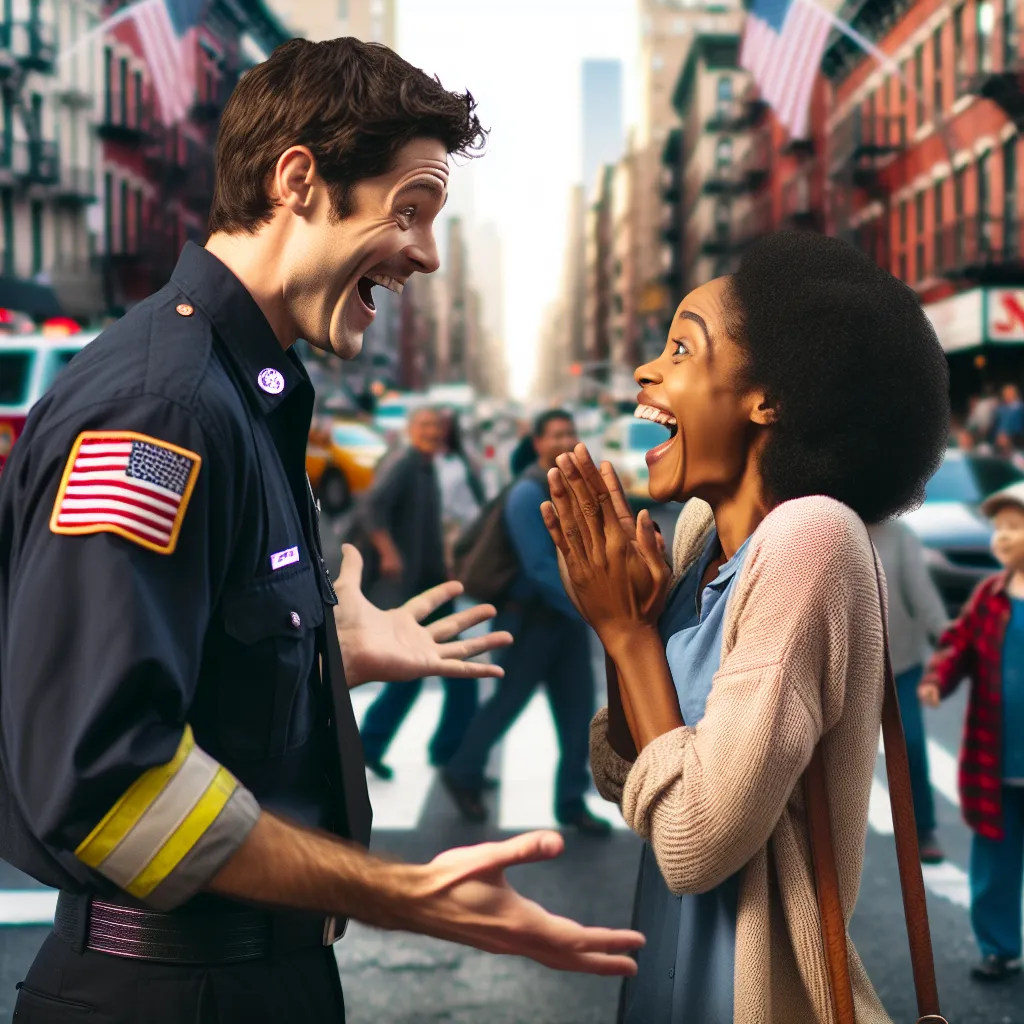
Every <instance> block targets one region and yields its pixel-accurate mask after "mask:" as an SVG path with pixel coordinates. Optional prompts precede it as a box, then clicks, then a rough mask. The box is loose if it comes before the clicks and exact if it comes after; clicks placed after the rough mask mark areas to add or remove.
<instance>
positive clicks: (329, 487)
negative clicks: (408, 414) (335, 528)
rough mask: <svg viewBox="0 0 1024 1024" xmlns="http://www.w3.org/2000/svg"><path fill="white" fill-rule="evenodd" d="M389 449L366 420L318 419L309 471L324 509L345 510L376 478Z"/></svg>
mask: <svg viewBox="0 0 1024 1024" xmlns="http://www.w3.org/2000/svg"><path fill="white" fill-rule="evenodd" d="M387 449H388V446H387V442H386V441H385V439H384V436H383V435H382V434H381V433H380V432H379V431H377V430H374V428H373V427H371V426H369V425H367V424H366V423H360V422H358V421H357V420H345V419H334V418H332V417H323V418H321V419H319V420H315V421H314V423H313V427H312V429H311V430H310V432H309V445H308V447H307V448H306V472H307V473H308V474H309V482H310V484H311V486H312V488H313V493H314V494H315V495H316V497H317V499H318V500H319V501H320V504H321V507H322V508H323V510H324V512H326V513H327V514H328V515H337V514H338V513H340V512H344V511H345V509H347V508H348V507H349V505H350V504H351V502H352V496H353V495H354V494H359V493H360V492H361V491H365V490H366V488H367V487H369V486H370V484H371V483H372V482H373V474H374V471H375V470H376V468H377V463H378V462H380V460H381V458H383V456H384V453H385V452H386V451H387Z"/></svg>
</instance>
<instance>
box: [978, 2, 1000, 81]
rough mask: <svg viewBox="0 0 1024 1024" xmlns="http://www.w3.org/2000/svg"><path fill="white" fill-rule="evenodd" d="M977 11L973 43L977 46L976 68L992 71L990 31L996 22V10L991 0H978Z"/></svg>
mask: <svg viewBox="0 0 1024 1024" xmlns="http://www.w3.org/2000/svg"><path fill="white" fill-rule="evenodd" d="M977 12H978V18H977V22H976V25H977V38H976V42H975V45H976V46H977V48H978V70H979V71H992V70H993V60H992V57H993V52H992V51H993V46H992V31H993V29H994V28H995V23H996V12H995V8H994V7H993V5H992V0H978V5H977Z"/></svg>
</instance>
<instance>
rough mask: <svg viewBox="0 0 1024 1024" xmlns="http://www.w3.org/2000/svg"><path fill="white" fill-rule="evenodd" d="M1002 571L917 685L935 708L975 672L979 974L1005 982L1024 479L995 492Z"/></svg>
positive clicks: (970, 802)
mask: <svg viewBox="0 0 1024 1024" xmlns="http://www.w3.org/2000/svg"><path fill="white" fill-rule="evenodd" d="M982 511H983V512H984V513H985V515H987V516H989V517H990V518H991V519H992V520H993V523H994V525H995V533H994V535H993V538H992V552H993V554H994V555H995V556H996V558H997V559H998V560H999V562H1000V563H1001V564H1002V565H1003V570H1002V571H1001V572H999V573H996V574H995V575H993V576H990V577H988V579H985V580H983V581H982V582H981V583H980V584H979V585H978V587H977V589H976V590H975V591H974V593H973V594H972V595H971V597H970V599H969V600H968V602H967V604H966V605H965V606H964V610H963V611H962V612H961V614H960V617H959V618H958V619H957V620H956V621H955V622H954V623H953V624H952V625H951V626H950V627H949V628H948V629H947V630H946V632H945V633H943V635H942V637H941V638H940V639H939V645H938V650H937V651H936V653H935V655H934V656H933V658H932V660H931V662H930V664H929V665H928V669H927V671H926V673H925V676H924V679H923V681H922V682H921V686H920V688H919V690H918V695H919V696H920V699H921V701H922V703H924V704H928V705H930V706H932V707H934V706H935V705H937V704H938V703H939V701H940V700H941V699H943V698H944V697H948V696H949V695H950V694H951V693H952V692H953V691H954V690H955V689H956V688H957V686H958V685H959V683H960V681H961V680H962V679H963V678H964V677H967V678H968V679H969V680H970V683H971V692H970V695H969V697H968V701H967V722H966V725H965V728H964V738H963V743H962V745H961V748H960V779H959V785H960V804H961V807H962V809H963V815H964V820H965V821H966V822H967V824H968V825H969V826H970V827H971V829H972V830H973V831H974V836H973V838H972V843H971V870H970V877H971V924H972V925H973V927H974V934H975V938H976V939H977V941H978V945H979V946H980V947H981V963H980V964H978V966H976V967H975V968H974V969H973V971H972V974H973V975H974V977H975V978H978V979H981V980H990V981H1001V980H1003V979H1005V978H1007V977H1009V976H1010V975H1012V974H1018V973H1020V970H1021V931H1022V921H1021V898H1022V895H1024V483H1018V484H1012V485H1011V486H1010V487H1006V488H1004V489H1003V490H1001V491H997V492H996V493H995V494H993V495H992V496H991V497H990V498H989V499H988V500H987V501H986V502H985V503H984V504H983V505H982Z"/></svg>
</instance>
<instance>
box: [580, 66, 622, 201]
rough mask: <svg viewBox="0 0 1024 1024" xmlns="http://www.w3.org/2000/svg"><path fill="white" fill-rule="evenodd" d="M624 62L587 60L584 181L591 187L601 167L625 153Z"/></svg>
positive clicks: (584, 111) (582, 171)
mask: <svg viewBox="0 0 1024 1024" xmlns="http://www.w3.org/2000/svg"><path fill="white" fill-rule="evenodd" d="M622 144H623V130H622V61H618V60H585V61H584V62H583V146H582V153H583V164H582V167H581V175H582V178H581V180H582V182H583V185H584V187H585V188H587V189H591V188H593V187H594V183H595V182H596V181H597V179H598V170H599V168H601V167H602V166H603V165H605V164H615V163H616V162H617V161H618V159H619V157H620V156H622Z"/></svg>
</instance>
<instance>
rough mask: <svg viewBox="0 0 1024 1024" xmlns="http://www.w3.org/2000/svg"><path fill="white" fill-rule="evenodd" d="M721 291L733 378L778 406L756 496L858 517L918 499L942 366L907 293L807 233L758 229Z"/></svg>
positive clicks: (944, 420)
mask: <svg viewBox="0 0 1024 1024" xmlns="http://www.w3.org/2000/svg"><path fill="white" fill-rule="evenodd" d="M729 289H730V295H729V301H728V303H727V305H728V308H729V322H728V324H727V326H728V329H729V333H730V334H731V336H732V337H733V339H734V340H735V341H736V342H737V343H738V344H739V345H740V346H741V348H743V349H744V350H745V353H746V356H747V360H746V367H745V370H744V380H743V385H744V387H747V388H759V389H762V390H764V391H765V393H766V395H767V397H768V399H769V401H770V402H771V403H772V404H773V406H774V407H775V410H776V413H777V421H776V424H775V426H774V427H773V429H772V431H771V436H770V439H769V441H768V443H767V445H766V447H765V450H764V453H763V457H762V461H761V470H762V473H763V476H764V479H765V485H766V487H767V490H768V493H769V494H770V495H771V496H772V497H773V498H774V499H775V500H777V501H787V500H789V499H790V498H797V497H802V496H804V495H809V494H824V495H828V496H829V497H832V498H836V499H837V500H839V501H841V502H843V503H844V504H846V505H848V506H850V507H851V508H852V509H854V511H856V512H857V513H858V515H860V517H861V518H862V519H864V520H865V521H866V522H869V523H871V522H879V521H881V520H884V519H888V518H891V517H893V516H896V515H899V514H901V513H903V512H905V511H907V510H909V509H911V508H914V507H916V506H917V505H919V504H920V502H921V500H922V499H923V496H924V485H925V483H926V482H927V480H928V479H929V477H930V476H931V475H932V474H933V473H934V472H935V470H936V469H937V468H938V466H939V463H940V461H941V459H942V453H943V451H944V449H945V448H946V445H947V443H948V435H949V367H948V365H947V363H946V357H945V355H944V354H943V351H942V348H941V346H940V345H939V341H938V339H937V337H936V335H935V331H934V329H933V328H932V325H931V322H930V321H929V319H928V317H927V316H926V315H925V313H924V310H923V309H922V308H921V303H920V301H919V299H918V297H917V295H916V294H915V293H914V292H913V291H912V290H911V289H910V288H908V287H907V286H906V285H905V284H903V282H902V281H899V280H897V279H896V278H895V277H893V276H892V275H891V274H889V273H888V272H886V271H885V270H882V269H881V268H880V267H878V266H877V265H876V264H875V263H874V262H873V261H872V260H871V259H870V258H869V257H868V256H866V255H865V254H864V253H862V252H861V251H860V250H858V249H855V248H854V247H853V246H851V245H848V244H847V243H846V242H843V241H840V240H839V239H837V238H830V237H828V236H826V235H820V234H817V233H814V232H809V231H780V232H774V233H772V234H768V235H764V236H762V237H761V238H759V239H757V240H756V241H755V242H754V243H753V244H752V245H751V246H750V247H749V248H748V249H747V250H746V252H745V253H744V255H743V258H742V260H741V262H740V266H739V269H738V271H737V272H736V273H735V274H734V275H733V276H732V277H731V279H730V282H729Z"/></svg>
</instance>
